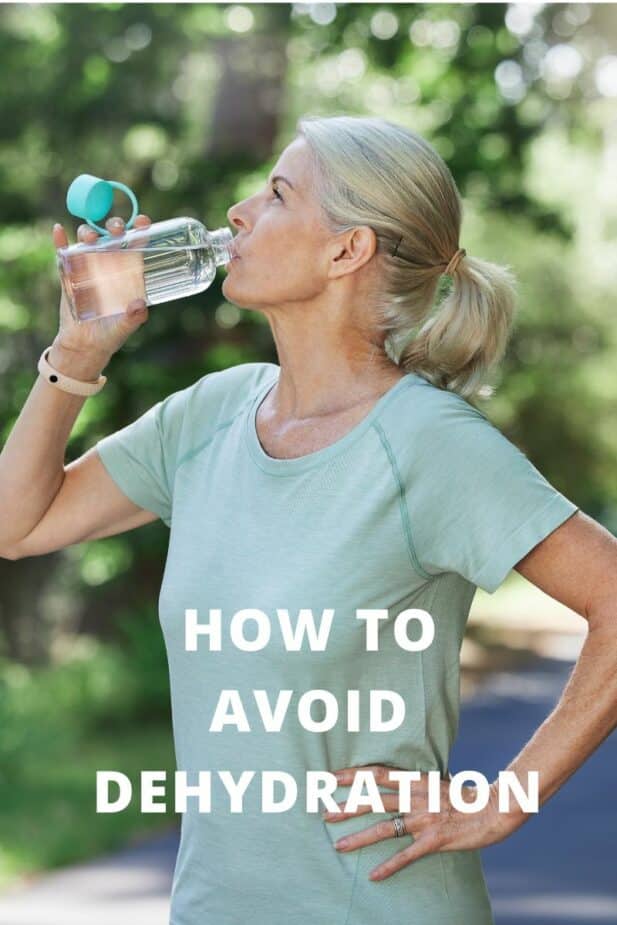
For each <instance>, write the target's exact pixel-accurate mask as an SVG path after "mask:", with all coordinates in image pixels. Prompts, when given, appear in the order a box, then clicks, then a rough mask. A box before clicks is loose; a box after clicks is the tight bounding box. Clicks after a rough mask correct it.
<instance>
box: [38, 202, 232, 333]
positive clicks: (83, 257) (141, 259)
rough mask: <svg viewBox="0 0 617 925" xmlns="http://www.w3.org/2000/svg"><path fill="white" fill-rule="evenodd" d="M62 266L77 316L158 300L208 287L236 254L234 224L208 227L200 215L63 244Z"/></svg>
mask: <svg viewBox="0 0 617 925" xmlns="http://www.w3.org/2000/svg"><path fill="white" fill-rule="evenodd" d="M56 254H57V266H58V270H59V273H60V278H61V281H62V286H63V289H64V292H65V294H66V298H67V301H68V303H69V306H70V309H71V312H72V314H73V317H74V318H75V320H76V321H80V322H81V321H90V320H93V319H96V318H100V317H102V316H105V315H115V314H121V313H123V312H125V311H126V308H127V306H128V304H129V302H131V301H132V300H133V299H143V300H144V301H145V302H146V304H147V305H158V304H160V303H161V302H168V301H170V300H173V299H182V298H184V297H186V296H190V295H194V294H195V293H197V292H203V290H204V289H207V288H208V286H210V284H211V283H212V281H213V280H214V277H215V275H216V268H217V266H222V265H225V264H227V263H229V262H230V260H231V259H232V257H233V235H232V232H231V230H230V229H229V228H219V229H217V230H216V231H208V230H207V228H205V226H204V225H202V223H201V222H199V221H197V219H194V218H188V217H182V218H172V219H169V220H167V221H163V222H156V223H155V224H152V225H150V226H149V227H148V228H134V229H132V230H130V231H127V232H125V234H123V235H121V236H118V235H110V236H106V237H101V238H100V240H99V241H96V242H95V243H93V244H75V245H72V246H70V247H64V248H59V249H58V250H57V252H56Z"/></svg>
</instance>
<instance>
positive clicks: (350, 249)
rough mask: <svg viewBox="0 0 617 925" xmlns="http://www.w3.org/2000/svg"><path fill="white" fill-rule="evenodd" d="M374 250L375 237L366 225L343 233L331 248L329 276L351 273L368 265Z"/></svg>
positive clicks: (375, 247)
mask: <svg viewBox="0 0 617 925" xmlns="http://www.w3.org/2000/svg"><path fill="white" fill-rule="evenodd" d="M376 250H377V236H376V235H375V232H374V231H373V229H372V228H370V227H369V226H368V225H358V226H357V227H356V228H353V229H352V230H351V231H346V232H344V233H343V234H342V235H339V237H338V239H337V241H336V242H335V243H334V244H333V246H332V255H331V258H330V259H331V272H330V276H333V277H337V276H342V275H344V274H346V273H353V272H354V271H355V270H358V269H359V268H360V267H361V266H364V264H365V263H368V261H369V260H370V259H371V257H372V256H373V254H374V253H375V251H376Z"/></svg>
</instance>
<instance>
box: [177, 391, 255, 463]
mask: <svg viewBox="0 0 617 925" xmlns="http://www.w3.org/2000/svg"><path fill="white" fill-rule="evenodd" d="M253 398H254V396H252V397H251V398H250V399H248V400H247V401H245V402H244V404H243V405H242V406H241V407H240V408H239V409H238V410H237V411H236V412H235V413H234V414H233V415H232V416H231V417H230V418H228V419H227V420H226V421H223V423H222V424H219V425H218V427H216V428H215V429H214V431H213V432H212V433H211V434H210V436H209V437H208V438H207V439H206V440H204V441H203V443H199V444H198V445H197V446H196V447H193V448H192V449H190V450H187V451H186V453H185V454H184V455H183V456H181V457H180V460H179V462H178V464H177V465H176V472H175V475H177V474H178V471H179V469H180V467H181V466H183V465H184V463H186V462H190V460H191V459H193V458H194V457H195V456H197V454H198V453H201V451H202V450H205V448H206V447H207V446H208V444H209V443H212V441H213V440H214V438H215V437H216V435H217V434H218V433H219V431H221V430H224V429H225V428H226V427H229V425H230V424H233V422H234V421H235V420H236V418H237V417H239V415H241V414H242V413H243V411H244V410H245V408H246V406H247V404H248V403H249V402H251V401H253ZM174 477H175V476H174Z"/></svg>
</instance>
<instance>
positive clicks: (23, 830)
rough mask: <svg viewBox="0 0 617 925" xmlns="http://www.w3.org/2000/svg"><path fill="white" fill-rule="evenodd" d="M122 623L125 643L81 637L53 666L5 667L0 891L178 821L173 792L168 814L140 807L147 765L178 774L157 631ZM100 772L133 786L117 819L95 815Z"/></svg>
mask: <svg viewBox="0 0 617 925" xmlns="http://www.w3.org/2000/svg"><path fill="white" fill-rule="evenodd" d="M121 622H122V625H123V631H122V634H121V636H122V639H121V642H120V644H119V645H110V644H104V643H101V642H99V641H97V640H95V639H93V638H92V637H88V636H82V637H80V638H79V639H78V640H76V641H74V642H73V643H72V644H71V645H65V647H64V650H63V652H62V653H59V654H58V659H57V664H56V665H54V666H53V667H47V668H39V669H32V668H28V667H26V666H25V665H21V664H19V663H17V662H10V663H9V662H6V663H3V662H0V729H2V735H1V736H0V818H1V819H2V837H1V838H0V886H1V885H2V884H3V883H4V882H8V881H10V880H11V879H12V877H13V876H14V875H15V874H17V873H22V874H23V873H25V872H33V871H37V870H41V869H45V868H48V867H56V866H58V865H62V864H66V863H69V862H71V861H75V860H78V859H80V858H82V857H87V856H90V855H95V854H99V853H101V852H102V851H107V850H111V849H113V848H117V847H118V846H120V845H121V844H123V843H124V842H126V839H127V837H128V836H131V837H137V836H139V835H141V834H145V833H148V832H151V831H153V830H160V828H161V824H162V823H161V820H162V821H163V825H164V824H165V822H166V823H167V825H170V824H173V823H175V822H176V820H177V817H176V815H175V813H174V812H173V789H171V790H169V791H168V795H167V799H166V802H167V812H166V813H165V814H160V815H159V814H147V813H146V814H142V813H141V811H140V803H139V794H140V787H139V774H140V771H141V770H142V769H144V768H151V769H161V770H166V771H167V773H168V781H169V782H170V783H171V782H172V781H173V778H172V777H171V775H172V774H173V771H174V770H175V763H174V755H173V738H172V732H171V719H170V715H169V711H170V708H169V691H168V685H167V663H166V658H165V651H164V646H163V643H162V639H161V635H160V632H159V631H158V628H157V627H156V626H155V625H154V624H149V623H148V621H147V620H146V619H145V615H144V613H143V612H141V611H138V612H137V613H135V614H133V615H132V616H131V617H128V616H125V618H124V620H123V621H121ZM103 768H105V769H111V770H116V771H119V772H121V773H123V774H126V775H127V776H128V777H129V779H130V780H131V784H132V787H133V796H132V800H131V804H130V805H129V806H128V807H127V808H126V810H124V811H123V812H121V813H114V814H101V813H99V814H97V813H96V805H95V799H94V794H95V790H96V771H97V770H99V769H103ZM112 792H115V791H112ZM170 793H171V794H172V796H171V797H170V796H169V794H170Z"/></svg>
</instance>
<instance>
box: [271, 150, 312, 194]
mask: <svg viewBox="0 0 617 925" xmlns="http://www.w3.org/2000/svg"><path fill="white" fill-rule="evenodd" d="M277 174H282V175H283V176H284V177H287V179H288V180H289V181H290V182H291V183H292V184H293V186H294V189H295V190H296V192H298V193H301V192H307V191H308V190H309V189H310V185H311V184H310V178H311V162H310V152H309V149H308V145H307V143H306V142H305V141H304V139H303V138H295V139H294V140H293V141H292V142H291V143H290V144H289V145H287V147H286V148H285V149H284V150H283V151H282V152H281V155H280V156H279V159H278V161H277V162H276V164H275V165H274V167H273V168H272V172H271V176H273V177H274V176H276V175H277Z"/></svg>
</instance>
